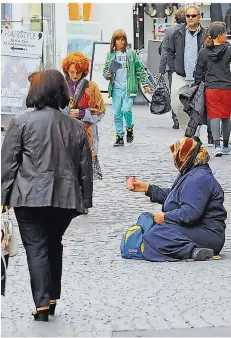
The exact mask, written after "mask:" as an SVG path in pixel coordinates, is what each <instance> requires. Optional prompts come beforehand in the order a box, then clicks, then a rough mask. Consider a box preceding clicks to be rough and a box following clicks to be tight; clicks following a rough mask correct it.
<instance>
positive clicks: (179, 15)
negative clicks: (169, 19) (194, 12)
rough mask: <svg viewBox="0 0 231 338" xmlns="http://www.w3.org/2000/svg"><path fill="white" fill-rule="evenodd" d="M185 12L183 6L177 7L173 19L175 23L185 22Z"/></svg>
mask: <svg viewBox="0 0 231 338" xmlns="http://www.w3.org/2000/svg"><path fill="white" fill-rule="evenodd" d="M185 15H186V13H185V9H184V8H183V7H181V8H179V9H178V10H177V11H176V13H175V16H174V19H175V21H176V23H178V24H180V23H185V22H186V16H185Z"/></svg>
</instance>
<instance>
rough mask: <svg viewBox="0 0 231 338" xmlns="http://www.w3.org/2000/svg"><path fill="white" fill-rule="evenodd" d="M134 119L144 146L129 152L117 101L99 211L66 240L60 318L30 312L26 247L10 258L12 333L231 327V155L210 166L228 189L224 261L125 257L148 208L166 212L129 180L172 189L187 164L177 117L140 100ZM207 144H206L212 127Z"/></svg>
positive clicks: (5, 327) (104, 136)
mask: <svg viewBox="0 0 231 338" xmlns="http://www.w3.org/2000/svg"><path fill="white" fill-rule="evenodd" d="M134 119H135V125H136V127H135V140H134V143H133V144H131V145H125V147H123V148H113V147H112V145H113V143H114V139H115V135H114V126H113V114H112V109H111V106H108V107H107V112H106V116H105V118H104V119H103V120H102V121H101V122H100V124H99V132H100V153H99V160H100V164H101V166H102V170H103V174H104V179H103V180H102V181H96V182H95V184H94V208H92V209H91V210H90V212H89V214H88V215H85V216H81V217H79V218H76V219H75V220H73V222H72V223H71V225H70V227H69V228H68V230H67V232H66V234H65V236H64V240H63V244H64V263H63V285H62V299H61V300H60V301H59V303H58V306H57V316H56V317H55V318H52V319H51V321H50V323H48V324H47V323H35V322H34V321H33V319H32V317H31V316H30V311H31V309H32V308H33V301H32V296H31V291H30V282H29V273H28V268H27V262H26V256H25V252H24V249H23V246H22V244H20V246H19V254H18V255H17V256H16V257H13V258H12V259H11V260H10V265H9V269H8V279H7V290H6V297H5V298H4V297H2V336H5V337H14V336H21V337H25V336H32V337H35V336H36V335H37V336H41V337H49V336H56V337H57V336H60V337H65V336H84V335H85V336H86V335H88V336H89V335H92V336H101V335H104V336H105V335H106V336H109V335H111V334H112V333H113V332H114V331H117V332H121V333H120V334H121V335H124V332H125V331H124V330H126V332H130V333H131V332H133V334H132V335H133V336H135V335H136V334H139V332H146V333H147V332H149V333H150V332H154V331H153V329H155V330H156V329H162V330H163V329H173V328H175V329H177V330H176V331H175V332H178V334H179V329H181V330H182V332H186V331H185V330H187V328H190V327H192V326H193V327H194V328H203V327H211V326H214V327H216V328H218V327H219V326H224V327H227V326H231V307H230V304H231V273H230V268H231V216H230V214H231V174H230V171H231V170H230V168H231V156H223V157H222V158H214V157H211V162H210V165H211V167H212V169H213V171H214V173H215V177H216V178H217V180H218V181H219V182H220V184H221V185H222V187H223V189H224V191H225V194H226V195H225V205H226V208H227V210H228V220H227V232H226V244H225V247H224V249H223V251H222V253H221V257H222V259H221V260H219V261H212V260H211V261H206V262H194V261H188V262H177V263H151V262H145V261H134V260H124V259H122V258H121V257H120V240H121V237H122V235H123V233H124V232H125V231H126V230H127V228H128V227H129V226H130V225H132V224H133V223H134V222H136V220H137V218H138V216H139V215H140V213H142V212H143V211H152V212H153V211H155V210H160V206H159V205H156V204H151V203H150V202H149V199H148V198H147V197H145V196H144V194H140V193H137V194H136V193H132V192H129V191H128V190H126V188H125V176H126V175H136V176H137V177H138V178H139V179H141V180H144V181H146V182H148V183H156V184H159V185H160V186H162V187H167V186H170V185H171V184H172V183H173V181H174V179H175V177H176V175H177V170H176V169H175V168H174V166H173V161H172V155H171V152H170V150H169V146H170V144H171V143H173V142H174V141H176V140H177V139H179V138H180V137H182V136H183V132H182V131H181V130H173V129H172V128H171V126H172V121H171V116H170V114H166V115H164V116H153V115H152V114H150V112H149V110H148V106H135V107H134ZM202 141H204V142H205V144H206V128H205V127H204V128H202ZM212 150H213V149H210V150H209V151H210V152H212ZM138 329H139V330H142V329H143V330H145V331H139V330H138ZM129 330H130V331H129ZM147 330H151V331H147ZM167 331H168V330H167ZM155 332H156V331H155ZM158 332H159V331H158ZM168 332H170V331H168ZM171 332H172V330H171ZM190 332H191V331H190ZM154 334H155V333H154ZM114 335H115V334H114ZM155 335H157V336H158V334H155Z"/></svg>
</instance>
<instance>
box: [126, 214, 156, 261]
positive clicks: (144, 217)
mask: <svg viewBox="0 0 231 338" xmlns="http://www.w3.org/2000/svg"><path fill="white" fill-rule="evenodd" d="M154 224H155V222H154V219H153V215H152V214H151V213H150V212H144V213H142V214H141V215H140V216H139V218H138V220H137V222H136V224H135V225H133V226H131V227H130V228H129V229H128V230H127V232H126V234H125V235H123V237H122V240H121V244H120V251H121V256H122V257H123V258H130V259H144V257H143V252H144V244H143V235H144V234H145V233H146V232H147V231H148V230H150V229H151V228H152V227H153V225H154Z"/></svg>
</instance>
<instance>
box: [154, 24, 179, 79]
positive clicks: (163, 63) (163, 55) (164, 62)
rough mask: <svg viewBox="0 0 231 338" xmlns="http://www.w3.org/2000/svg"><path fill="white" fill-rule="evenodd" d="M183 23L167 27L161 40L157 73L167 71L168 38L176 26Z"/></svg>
mask: <svg viewBox="0 0 231 338" xmlns="http://www.w3.org/2000/svg"><path fill="white" fill-rule="evenodd" d="M182 25H183V23H180V24H177V25H176V26H175V27H168V28H167V31H166V34H165V35H164V38H163V41H162V43H161V56H160V66H159V73H160V74H164V73H165V72H167V71H169V66H168V60H167V55H168V44H169V39H170V38H171V36H172V35H173V33H174V31H175V30H176V29H178V28H180V27H181V26H182Z"/></svg>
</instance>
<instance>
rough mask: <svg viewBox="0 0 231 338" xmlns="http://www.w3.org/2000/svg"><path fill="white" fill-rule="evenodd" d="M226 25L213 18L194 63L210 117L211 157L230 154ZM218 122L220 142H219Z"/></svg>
mask: <svg viewBox="0 0 231 338" xmlns="http://www.w3.org/2000/svg"><path fill="white" fill-rule="evenodd" d="M225 33H226V25H225V23H224V22H220V21H215V22H213V23H212V24H211V26H210V29H209V36H208V38H207V39H206V41H205V48H203V49H202V50H201V51H200V53H199V57H198V60H197V64H196V71H195V83H196V84H199V83H200V82H201V81H203V82H204V83H205V105H206V108H207V111H208V115H209V118H210V119H211V129H212V134H213V139H214V147H215V156H222V155H227V154H230V152H231V149H230V147H229V138H230V130H231V122H230V116H231V71H230V63H231V46H230V45H228V44H227V43H226V35H225ZM221 122H222V134H223V145H222V146H221V143H220V135H221V133H220V123H221Z"/></svg>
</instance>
